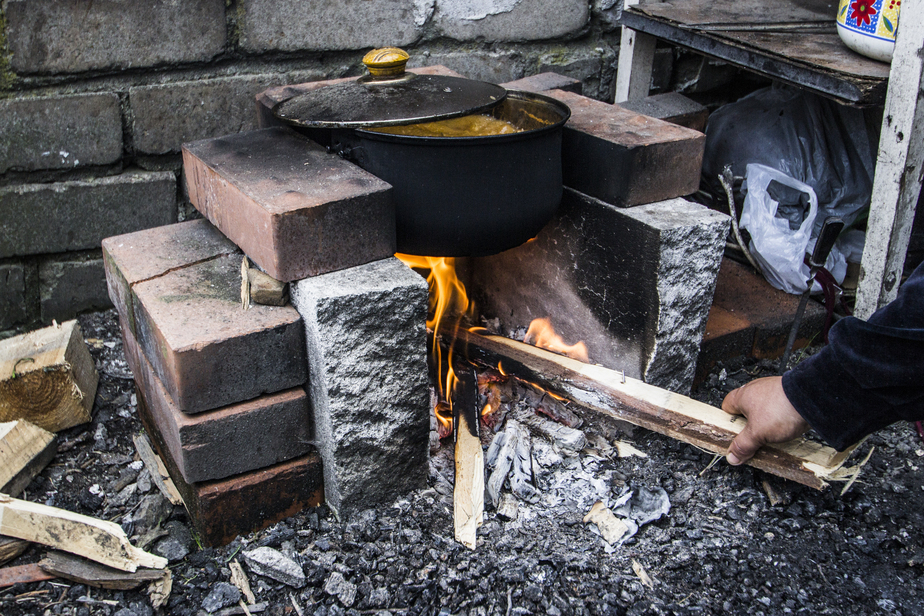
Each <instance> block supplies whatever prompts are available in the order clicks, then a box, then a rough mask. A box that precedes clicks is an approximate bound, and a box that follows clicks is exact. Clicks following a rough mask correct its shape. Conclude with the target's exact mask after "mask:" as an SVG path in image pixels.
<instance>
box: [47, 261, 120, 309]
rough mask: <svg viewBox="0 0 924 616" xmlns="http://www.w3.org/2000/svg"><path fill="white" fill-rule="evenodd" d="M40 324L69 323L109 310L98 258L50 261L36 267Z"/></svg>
mask: <svg viewBox="0 0 924 616" xmlns="http://www.w3.org/2000/svg"><path fill="white" fill-rule="evenodd" d="M39 292H40V297H41V308H42V321H44V322H46V323H47V322H49V321H51V320H52V319H57V320H58V321H64V320H67V319H73V318H74V317H75V316H77V314H78V313H80V312H86V311H88V310H100V309H102V308H110V307H112V302H111V301H110V299H109V294H108V292H107V288H106V273H105V271H104V270H103V260H102V258H90V259H52V260H48V261H45V262H43V263H41V264H40V265H39Z"/></svg>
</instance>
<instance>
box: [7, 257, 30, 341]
mask: <svg viewBox="0 0 924 616" xmlns="http://www.w3.org/2000/svg"><path fill="white" fill-rule="evenodd" d="M28 318H29V313H28V311H27V310H26V268H25V267H24V266H23V264H22V263H4V264H3V265H0V331H3V330H5V329H9V328H11V327H13V326H14V325H19V324H21V323H24V322H25V321H27V320H28Z"/></svg>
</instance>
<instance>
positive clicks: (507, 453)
mask: <svg viewBox="0 0 924 616" xmlns="http://www.w3.org/2000/svg"><path fill="white" fill-rule="evenodd" d="M509 424H510V422H508V428H507V430H505V431H503V432H498V433H497V435H496V436H495V437H494V440H493V441H491V445H490V447H488V453H487V459H486V460H485V462H486V463H487V465H488V466H490V467H493V468H494V470H493V471H491V476H490V477H488V484H487V497H488V502H487V504H488V506H490V507H495V508H496V507H498V504H499V503H500V500H501V490H502V489H503V487H504V483H505V482H506V481H507V475H508V474H510V469H511V468H512V467H513V455H514V450H515V449H516V438H517V433H516V432H514V431H512V430H510V427H509Z"/></svg>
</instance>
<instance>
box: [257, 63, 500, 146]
mask: <svg viewBox="0 0 924 616" xmlns="http://www.w3.org/2000/svg"><path fill="white" fill-rule="evenodd" d="M408 58H409V56H408V54H407V52H405V51H402V50H400V49H396V48H394V47H389V48H385V49H375V50H373V51H370V52H369V53H367V54H366V55H365V57H364V58H363V64H365V65H366V67H367V68H368V69H369V73H370V74H369V75H366V76H365V77H360V78H359V79H357V80H356V81H351V82H347V83H340V84H334V85H330V86H325V87H323V88H318V89H316V90H311V91H309V92H305V93H303V94H299V95H297V96H294V97H292V98H290V99H288V100H286V101H283V102H281V103H279V104H278V105H276V107H275V108H274V109H273V114H274V115H275V116H276V117H277V118H279V119H280V120H283V121H284V122H287V123H289V124H294V125H296V126H303V127H308V128H371V127H375V126H398V125H402V124H416V123H419V122H429V121H433V120H445V119H448V118H455V117H460V116H463V115H469V114H472V113H479V112H481V111H484V110H486V109H490V108H491V107H493V106H495V105H497V104H498V103H500V102H501V101H502V100H503V99H504V97H506V96H507V90H505V89H504V88H502V87H501V86H499V85H495V84H492V83H487V82H483V81H474V80H471V79H463V78H461V77H449V76H445V75H415V74H414V73H408V72H406V71H405V70H404V69H405V65H406V64H407V61H408Z"/></svg>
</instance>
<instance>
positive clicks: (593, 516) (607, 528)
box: [584, 501, 631, 545]
mask: <svg viewBox="0 0 924 616" xmlns="http://www.w3.org/2000/svg"><path fill="white" fill-rule="evenodd" d="M584 524H596V525H597V530H599V531H600V536H601V537H603V540H604V541H606V542H607V543H609V544H610V545H614V544H616V543H618V542H619V540H620V539H622V538H623V537H625V536H626V535H627V534H628V533H629V531H630V530H631V529H630V528H629V526H628V525H627V524H626V523H625V522H623V521H622V520H620V519H619V518H617V517H616V516H615V514H613V512H612V511H611V510H610V508H609V507H606V506H605V505H604V504H603V501H597V502H596V503H594V506H593V507H591V509H590V511H589V512H588V513H587V515H585V516H584Z"/></svg>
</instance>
